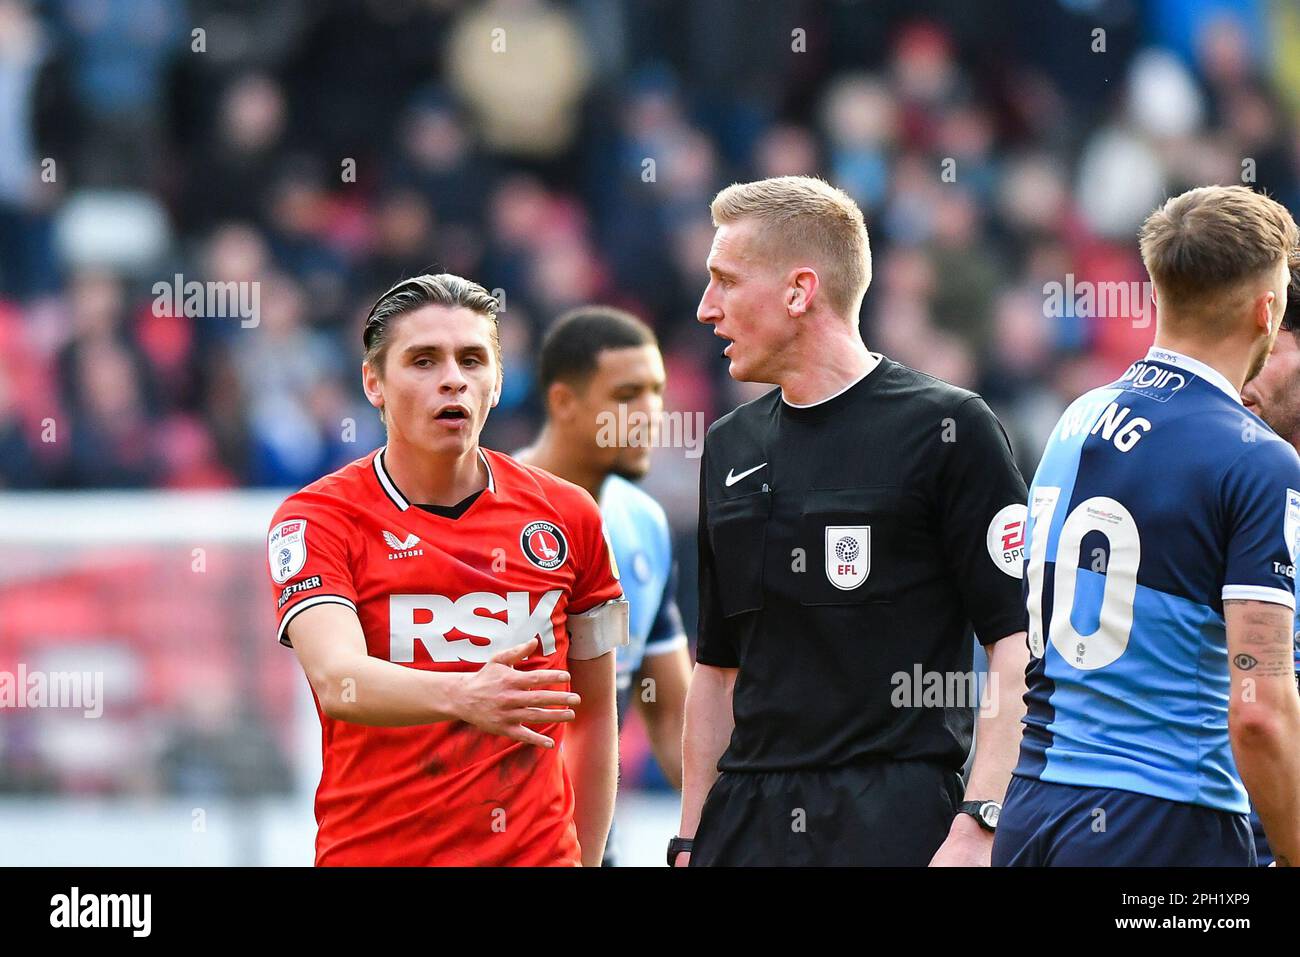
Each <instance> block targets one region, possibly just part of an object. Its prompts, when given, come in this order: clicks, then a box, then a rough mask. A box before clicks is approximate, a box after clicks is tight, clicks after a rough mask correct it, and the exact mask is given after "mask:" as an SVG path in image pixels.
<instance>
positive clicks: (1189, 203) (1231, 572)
mask: <svg viewBox="0 0 1300 957" xmlns="http://www.w3.org/2000/svg"><path fill="white" fill-rule="evenodd" d="M1296 241H1297V230H1296V225H1295V223H1294V221H1293V220H1292V218H1291V216H1290V214H1289V213H1288V212H1287V211H1286V210H1285V209H1284V208H1283V207H1282V206H1280V205H1279V204H1278V203H1276V202H1274V201H1273V200H1271V199H1268V198H1267V197H1265V196H1263V195H1261V194H1258V193H1254V192H1252V191H1250V190H1248V189H1245V188H1244V187H1240V186H1233V187H1218V186H1213V187H1204V188H1201V189H1195V190H1191V191H1189V192H1187V193H1184V194H1182V195H1181V196H1178V197H1175V198H1173V199H1171V200H1169V201H1168V202H1167V203H1165V205H1164V206H1163V207H1161V208H1160V209H1158V210H1156V211H1155V212H1154V213H1152V214H1151V216H1150V217H1148V219H1147V221H1146V223H1145V224H1144V225H1143V227H1142V231H1141V247H1142V258H1143V261H1144V262H1145V264H1146V267H1147V271H1148V272H1149V273H1150V275H1151V278H1152V282H1153V284H1154V287H1155V296H1156V303H1157V306H1156V337H1155V345H1154V346H1153V347H1152V348H1151V350H1150V352H1148V353H1147V355H1146V357H1145V358H1143V359H1140V360H1138V361H1137V362H1135V363H1134V364H1133V365H1132V366H1130V368H1129V369H1128V371H1127V372H1125V373H1124V375H1123V376H1121V377H1120V378H1119V379H1118V380H1117V381H1115V382H1113V383H1111V384H1110V385H1108V386H1105V387H1103V388H1100V389H1094V390H1093V391H1091V392H1088V393H1085V394H1084V395H1083V396H1081V397H1080V398H1078V399H1077V400H1075V402H1074V403H1072V404H1071V406H1070V407H1069V408H1068V409H1067V410H1066V411H1065V414H1064V415H1063V416H1062V417H1061V421H1060V422H1059V423H1058V424H1057V426H1056V429H1055V430H1054V431H1053V433H1052V436H1051V439H1050V440H1049V441H1048V444H1047V448H1046V450H1045V451H1044V453H1043V458H1042V461H1041V462H1040V464H1039V467H1038V472H1037V474H1036V475H1035V477H1034V483H1033V485H1032V486H1031V488H1030V490H1029V526H1028V533H1027V534H1028V556H1027V559H1026V565H1025V587H1026V593H1027V602H1028V610H1029V645H1030V654H1031V659H1030V666H1029V672H1028V681H1027V684H1028V691H1027V693H1026V695H1025V701H1026V704H1027V706H1028V710H1027V713H1026V715H1025V733H1024V738H1023V741H1022V745H1021V751H1020V763H1019V764H1018V765H1017V767H1016V769H1015V772H1014V776H1013V778H1012V782H1011V786H1010V788H1009V789H1008V791H1007V798H1006V801H1005V803H1004V806H1003V812H1002V816H1001V819H1000V821H999V822H998V831H997V837H996V839H995V841H994V847H993V863H994V864H995V865H997V864H1011V865H1028V866H1042V865H1166V866H1171V865H1172V866H1179V865H1183V866H1187V865H1200V866H1205V865H1224V866H1243V865H1250V864H1253V863H1255V845H1254V839H1253V835H1252V833H1251V828H1250V823H1249V821H1248V819H1247V813H1248V811H1249V810H1250V806H1251V801H1253V803H1254V806H1255V807H1256V808H1257V809H1258V811H1259V815H1260V818H1261V820H1262V822H1263V825H1264V829H1265V831H1266V832H1267V834H1268V839H1269V842H1270V843H1271V845H1272V847H1273V849H1274V851H1275V853H1276V856H1277V861H1278V863H1279V864H1287V863H1297V862H1300V747H1297V742H1298V741H1300V696H1297V692H1296V685H1295V678H1294V659H1293V648H1292V625H1293V619H1294V615H1295V608H1296V600H1295V561H1296V558H1297V554H1298V549H1300V457H1297V454H1296V451H1295V449H1293V448H1291V446H1290V445H1288V444H1287V443H1286V442H1285V441H1283V440H1282V439H1280V438H1278V436H1277V435H1276V434H1274V433H1273V432H1272V431H1271V430H1269V428H1268V427H1267V426H1266V425H1265V424H1264V423H1263V421H1261V420H1260V419H1259V418H1258V417H1257V416H1256V415H1255V414H1254V413H1253V412H1251V411H1249V410H1248V409H1246V408H1245V407H1244V406H1243V404H1242V401H1241V397H1240V393H1241V390H1242V387H1243V385H1244V383H1246V382H1248V381H1250V380H1251V379H1252V378H1254V377H1255V376H1256V375H1257V374H1258V373H1259V371H1260V369H1261V368H1263V366H1264V362H1265V360H1266V359H1267V358H1268V355H1269V351H1270V349H1271V348H1272V346H1273V342H1274V340H1275V338H1276V336H1277V333H1278V330H1279V328H1280V326H1281V323H1282V316H1283V313H1284V311H1285V308H1286V300H1287V285H1288V283H1289V282H1290V271H1289V268H1288V266H1289V261H1290V260H1291V259H1292V258H1293V257H1294V256H1295V253H1296ZM1248 796H1249V799H1248Z"/></svg>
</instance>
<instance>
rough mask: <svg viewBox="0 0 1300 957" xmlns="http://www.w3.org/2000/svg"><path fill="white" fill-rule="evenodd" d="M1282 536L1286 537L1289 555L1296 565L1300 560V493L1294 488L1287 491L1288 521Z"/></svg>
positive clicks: (1284, 525)
mask: <svg viewBox="0 0 1300 957" xmlns="http://www.w3.org/2000/svg"><path fill="white" fill-rule="evenodd" d="M1282 534H1284V535H1285V536H1286V547H1287V553H1288V554H1289V555H1290V556H1291V564H1292V565H1294V564H1295V563H1296V559H1298V558H1300V492H1297V491H1296V490H1295V489H1293V488H1289V489H1287V490H1286V521H1285V523H1284V524H1283V531H1282Z"/></svg>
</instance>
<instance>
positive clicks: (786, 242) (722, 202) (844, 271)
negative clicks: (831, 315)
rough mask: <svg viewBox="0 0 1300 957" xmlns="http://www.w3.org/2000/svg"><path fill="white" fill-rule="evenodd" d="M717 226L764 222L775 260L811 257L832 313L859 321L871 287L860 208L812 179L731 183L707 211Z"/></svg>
mask: <svg viewBox="0 0 1300 957" xmlns="http://www.w3.org/2000/svg"><path fill="white" fill-rule="evenodd" d="M709 212H710V213H711V214H712V216H713V225H714V226H722V225H725V224H727V223H735V222H739V221H740V220H746V219H753V220H756V221H757V222H758V223H760V229H761V232H760V234H759V241H760V243H761V244H762V246H763V247H764V249H765V251H766V252H767V254H768V255H769V256H770V258H772V259H773V260H776V261H779V262H788V261H790V260H791V259H792V258H795V257H803V256H809V257H811V258H812V260H813V261H814V262H815V263H816V265H817V266H818V269H817V273H818V278H819V279H820V280H821V282H822V287H823V289H824V295H825V296H826V299H827V302H828V303H829V304H830V306H831V308H832V309H833V310H834V311H835V312H836V313H837V314H839V315H842V316H844V317H845V318H848V319H850V320H856V319H857V315H858V309H859V308H860V307H861V306H862V297H863V296H865V295H866V294H867V287H868V286H869V285H871V245H870V243H869V242H868V240H867V227H866V223H865V222H864V221H863V218H862V210H861V209H859V208H858V204H857V203H855V202H854V201H853V199H852V198H851V197H850V196H849V195H848V194H847V193H845V192H844V191H843V190H840V189H836V188H835V187H834V186H831V185H830V184H829V183H827V182H826V181H825V180H822V179H817V178H815V177H812V176H774V177H772V178H771V179H760V180H758V181H756V182H753V183H733V184H732V185H730V186H728V187H727V188H726V189H724V190H722V192H720V193H718V195H717V196H715V197H714V198H713V202H712V203H711V204H710V206H709Z"/></svg>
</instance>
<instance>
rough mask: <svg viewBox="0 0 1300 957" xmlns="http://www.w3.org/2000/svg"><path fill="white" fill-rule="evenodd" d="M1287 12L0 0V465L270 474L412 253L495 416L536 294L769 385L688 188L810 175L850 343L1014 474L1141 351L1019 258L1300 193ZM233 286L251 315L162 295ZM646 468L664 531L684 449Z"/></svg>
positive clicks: (306, 454) (756, 1) (514, 384)
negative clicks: (739, 340)
mask: <svg viewBox="0 0 1300 957" xmlns="http://www.w3.org/2000/svg"><path fill="white" fill-rule="evenodd" d="M1298 109H1300V8H1298V7H1296V6H1295V5H1294V4H1286V3H1272V2H1270V0H1151V2H1146V3H1132V2H1119V0H989V2H982V3H979V4H969V3H965V2H959V0H947V2H926V0H911V2H901V0H880V2H865V0H863V2H850V0H824V2H781V0H641V2H626V3H610V2H604V0H571V2H560V0H489V2H484V3H477V2H476V3H462V2H453V0H46V2H36V0H0V486H6V487H13V488H64V489H67V488H105V487H109V488H137V487H173V488H198V487H203V488H212V487H236V486H291V487H298V486H301V485H303V484H305V483H307V482H310V481H312V480H314V479H315V478H317V477H318V476H320V475H321V474H323V473H325V472H327V471H329V470H331V469H333V468H335V467H337V466H339V465H341V464H343V463H345V462H347V461H350V460H351V459H353V458H356V457H357V456H359V455H362V454H364V453H365V452H366V451H368V450H369V449H371V448H373V447H374V446H376V445H377V444H379V443H381V442H382V441H383V436H382V431H381V426H380V424H379V421H378V419H377V417H376V416H375V414H374V412H373V410H371V409H370V407H369V406H368V405H366V403H365V401H364V397H363V395H362V393H361V389H360V384H359V362H360V353H361V345H360V335H359V329H360V323H361V321H362V319H363V318H364V315H365V312H366V311H367V309H368V307H369V305H370V304H371V303H372V302H373V300H374V299H375V297H376V296H377V295H378V293H380V292H381V291H383V290H384V289H385V288H387V286H388V285H390V284H391V283H393V282H394V281H396V280H397V279H399V278H402V277H404V276H407V275H410V274H413V273H417V272H422V271H430V270H433V271H444V270H445V271H450V272H455V273H460V274H463V275H466V276H469V277H471V278H473V279H475V280H477V281H479V282H481V283H483V284H484V285H485V286H486V287H488V288H489V289H495V290H499V291H501V292H502V293H504V299H505V305H506V310H505V312H504V314H503V319H502V326H501V333H502V345H503V348H504V355H505V366H506V378H505V392H504V395H503V397H502V401H501V405H500V407H499V408H498V409H497V410H496V411H495V412H494V413H493V416H492V418H491V420H490V421H489V425H488V430H487V433H486V435H485V444H488V445H489V446H492V447H496V448H500V449H503V450H506V451H510V450H513V449H516V448H519V447H520V446H522V445H524V444H525V443H526V442H527V441H528V439H529V438H530V436H531V434H532V432H533V430H534V429H535V428H536V426H537V424H538V415H539V405H538V401H537V397H536V395H535V393H534V388H533V374H532V368H531V363H532V362H533V359H534V357H535V354H536V347H537V344H538V341H539V336H540V335H541V334H542V332H543V331H544V329H545V327H546V325H547V323H548V322H549V321H550V320H552V319H553V318H554V317H555V316H556V315H557V314H559V313H560V312H562V311H563V310H565V309H567V308H569V307H571V306H574V305H578V304H581V303H586V302H591V301H601V302H607V303H613V304H616V305H619V306H623V307H625V308H628V309H631V310H632V311H634V312H636V313H638V314H640V315H641V316H643V317H644V318H645V319H646V320H647V321H649V322H650V323H651V324H652V325H653V327H654V328H655V329H656V330H657V332H658V334H659V336H660V338H661V342H662V345H663V348H664V352H665V355H666V358H667V366H668V374H669V393H668V403H669V407H670V408H672V409H677V410H683V411H691V412H699V413H702V415H703V416H704V420H705V421H706V422H707V421H712V419H713V418H715V417H716V416H717V415H719V414H721V413H722V412H725V411H726V410H728V409H729V408H731V407H732V406H734V405H735V404H736V403H737V402H739V401H742V400H743V399H746V398H749V397H751V396H753V395H756V394H758V393H759V392H761V391H764V390H763V389H761V388H760V389H754V388H746V387H739V386H736V385H735V384H734V383H732V382H731V381H730V380H729V378H728V376H727V374H726V363H725V361H724V360H722V359H720V358H719V356H718V354H717V350H716V349H715V347H714V343H715V340H714V339H712V338H711V336H710V335H709V334H708V331H707V330H705V329H703V328H701V327H700V326H698V325H697V324H696V323H695V321H694V316H695V308H696V304H697V302H698V299H699V295H700V293H701V292H702V290H703V287H704V284H705V281H706V274H705V270H704V261H705V257H706V255H707V251H708V248H709V243H710V240H711V238H712V233H713V230H712V227H711V225H710V222H709V215H708V203H709V200H710V198H711V197H712V196H713V194H714V193H715V191H716V190H717V189H719V188H720V187H722V186H725V185H726V184H728V183H730V182H733V181H736V180H746V179H753V178H758V177H763V176H770V175H777V174H785V173H818V174H820V175H823V176H824V177H825V178H827V179H828V180H830V181H831V182H833V183H835V184H836V185H839V186H841V187H843V188H844V189H845V190H847V191H848V192H849V193H850V194H851V195H852V196H853V197H854V198H855V199H856V200H857V201H858V202H859V203H860V204H861V206H862V208H863V210H864V211H865V213H866V216H867V220H868V227H869V230H870V234H871V242H872V249H873V254H874V281H873V283H872V287H871V290H870V291H869V292H868V295H867V299H866V303H865V305H864V308H863V315H862V323H863V334H864V338H865V339H866V341H867V343H868V344H869V345H870V346H871V347H872V348H873V349H876V350H879V351H883V352H884V353H886V354H888V355H890V356H891V357H893V358H895V359H898V360H900V361H902V362H905V363H908V364H911V365H913V366H915V367H917V368H920V369H922V370H924V371H927V372H930V373H932V374H934V375H937V376H940V377H942V378H945V379H948V380H950V381H953V382H956V383H959V384H961V385H964V386H968V387H970V388H974V389H977V390H979V391H980V392H982V393H983V394H984V395H985V396H986V397H987V398H988V400H989V401H990V403H991V404H992V405H993V407H994V408H995V410H996V411H997V412H998V413H999V414H1000V415H1001V416H1002V418H1003V421H1004V422H1005V423H1006V425H1007V427H1008V430H1009V431H1010V432H1011V434H1012V438H1013V441H1014V443H1015V445H1016V448H1017V453H1018V455H1019V456H1020V458H1021V462H1022V465H1023V467H1024V468H1026V469H1027V470H1028V469H1032V467H1033V465H1034V463H1035V461H1036V457H1037V454H1038V451H1039V449H1040V448H1041V445H1042V442H1043V441H1044V440H1045V438H1046V432H1047V430H1049V429H1050V428H1051V426H1052V424H1053V423H1054V421H1055V419H1056V417H1057V415H1058V414H1059V412H1060V410H1061V409H1062V408H1063V406H1064V404H1065V403H1066V402H1067V401H1068V400H1070V399H1071V398H1072V397H1074V396H1075V395H1076V394H1078V393H1079V392H1080V391H1082V390H1084V389H1085V388H1088V387H1091V386H1092V385H1095V384H1098V383H1099V382H1102V381H1105V380H1106V379H1107V378H1109V377H1111V376H1113V375H1114V374H1115V373H1116V372H1118V371H1119V370H1122V369H1123V367H1124V366H1125V365H1126V364H1127V363H1128V362H1129V361H1130V360H1131V359H1132V358H1133V357H1134V356H1136V355H1138V354H1140V353H1141V352H1142V351H1144V350H1145V348H1146V346H1147V344H1148V343H1149V341H1150V337H1151V334H1152V329H1151V327H1150V325H1149V317H1148V318H1146V319H1144V318H1142V315H1141V310H1140V308H1139V306H1138V304H1131V308H1130V309H1129V310H1128V311H1127V312H1126V313H1125V314H1123V315H1097V314H1095V313H1096V310H1093V313H1092V314H1089V311H1088V310H1087V309H1075V308H1073V305H1072V304H1071V303H1068V302H1067V303H1066V305H1065V308H1063V309H1058V310H1055V312H1056V313H1057V314H1050V313H1052V312H1053V310H1051V309H1045V299H1046V297H1045V292H1044V289H1045V286H1046V285H1047V284H1050V283H1066V282H1067V276H1069V275H1072V276H1073V277H1074V280H1075V281H1076V282H1085V281H1086V282H1099V283H1100V282H1128V281H1140V280H1142V279H1144V278H1145V274H1144V272H1143V270H1142V266H1141V262H1140V260H1139V258H1138V254H1137V248H1136V241H1135V231H1136V229H1137V226H1138V225H1139V223H1140V222H1141V220H1142V219H1143V218H1144V217H1145V215H1146V214H1147V213H1148V212H1149V211H1150V209H1151V208H1152V207H1154V206H1155V205H1157V204H1158V203H1159V202H1160V201H1161V200H1162V199H1163V198H1164V196H1165V195H1167V194H1170V193H1173V192H1178V191H1180V190H1182V189H1184V188H1186V187H1188V186H1190V185H1195V184H1204V183H1210V182H1223V183H1228V182H1241V181H1243V177H1244V178H1245V181H1246V182H1248V183H1250V184H1252V185H1254V186H1256V187H1257V188H1260V189H1265V190H1267V191H1268V192H1269V193H1270V194H1272V195H1274V196H1276V197H1277V198H1278V199H1280V200H1281V201H1283V202H1284V203H1287V204H1288V205H1290V206H1291V207H1292V208H1293V209H1297V208H1300V137H1298V135H1297V127H1296V124H1295V122H1294V120H1295V117H1296V115H1297V110H1298ZM178 277H183V281H184V282H190V281H198V282H200V283H207V282H220V283H229V282H236V283H241V282H242V283H252V282H256V283H259V284H260V286H259V299H258V303H259V308H258V315H257V317H256V323H255V324H250V323H248V322H241V321H240V318H239V317H232V316H230V315H212V314H203V315H200V316H183V315H182V316H177V315H174V314H173V313H174V312H175V310H174V309H173V308H170V307H167V306H163V307H160V306H159V305H158V302H159V300H160V299H162V300H165V301H166V302H171V301H172V293H171V292H170V291H169V292H167V293H166V294H165V295H163V296H161V297H160V296H159V294H158V292H157V291H156V290H157V286H156V284H158V283H163V284H165V286H166V287H167V289H169V290H170V288H171V286H172V285H173V284H174V283H176V282H177V279H178ZM684 462H685V460H684V458H683V456H682V452H681V451H680V450H677V451H676V452H674V451H673V450H664V451H662V452H661V453H659V463H660V464H659V465H658V467H657V470H656V475H654V476H652V480H651V489H652V491H655V492H656V493H657V494H660V495H661V496H662V497H664V498H665V500H666V501H667V502H668V504H669V506H670V511H671V512H672V514H673V517H674V521H675V523H676V524H678V525H680V526H683V527H685V526H689V525H690V523H691V521H692V517H693V512H692V507H693V496H694V489H695V482H696V478H695V468H694V464H693V463H686V465H689V467H686V465H684V464H683V463H684Z"/></svg>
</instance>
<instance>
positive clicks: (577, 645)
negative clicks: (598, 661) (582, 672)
mask: <svg viewBox="0 0 1300 957" xmlns="http://www.w3.org/2000/svg"><path fill="white" fill-rule="evenodd" d="M627 622H628V606H627V599H626V598H614V599H611V600H610V601H607V602H605V604H603V605H597V606H596V607H595V608H593V609H591V610H590V611H584V612H583V613H582V614H580V615H570V616H569V657H570V658H573V659H574V660H576V661H586V660H587V659H589V658H599V657H600V656H601V655H603V654H605V653H607V652H610V651H613V650H614V649H615V648H617V647H619V645H626V644H627V628H628V625H627Z"/></svg>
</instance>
